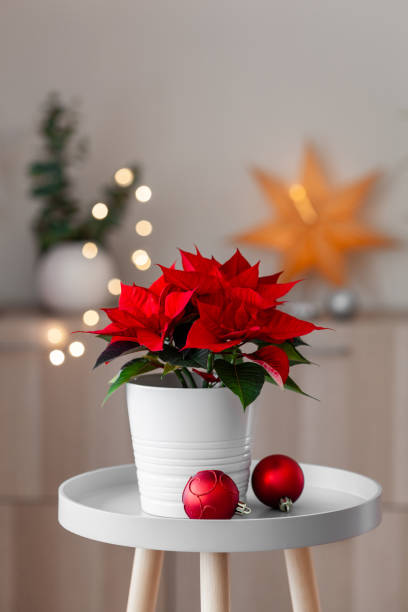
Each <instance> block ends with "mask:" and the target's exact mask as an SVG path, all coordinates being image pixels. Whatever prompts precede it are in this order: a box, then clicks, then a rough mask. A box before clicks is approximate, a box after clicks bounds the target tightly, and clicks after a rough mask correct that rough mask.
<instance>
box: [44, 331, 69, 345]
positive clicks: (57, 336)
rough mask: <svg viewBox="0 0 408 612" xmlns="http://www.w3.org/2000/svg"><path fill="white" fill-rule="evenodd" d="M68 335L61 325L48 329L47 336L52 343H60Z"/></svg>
mask: <svg viewBox="0 0 408 612" xmlns="http://www.w3.org/2000/svg"><path fill="white" fill-rule="evenodd" d="M65 336H66V332H65V329H62V328H61V327H50V328H49V329H48V330H47V338H48V342H49V343H50V344H60V343H61V342H63V340H64V338H65Z"/></svg>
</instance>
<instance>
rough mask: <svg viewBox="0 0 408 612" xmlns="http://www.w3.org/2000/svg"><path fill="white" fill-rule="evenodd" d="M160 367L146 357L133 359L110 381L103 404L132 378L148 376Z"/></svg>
mask: <svg viewBox="0 0 408 612" xmlns="http://www.w3.org/2000/svg"><path fill="white" fill-rule="evenodd" d="M158 367H159V366H158V365H157V364H156V363H152V362H151V361H149V360H148V359H145V358H144V357H140V358H138V359H132V361H128V363H126V364H125V365H124V366H123V368H121V370H120V371H119V372H118V373H117V374H116V376H114V377H113V378H112V380H110V381H109V382H110V387H109V390H108V393H107V394H106V397H105V399H104V400H103V404H104V403H105V402H106V400H107V399H108V397H110V396H111V395H112V393H113V392H114V391H116V389H119V387H120V386H121V385H123V384H124V383H126V382H128V381H129V380H130V379H131V378H134V377H135V376H140V375H141V374H146V373H147V372H151V371H152V370H156V369H157V368H158Z"/></svg>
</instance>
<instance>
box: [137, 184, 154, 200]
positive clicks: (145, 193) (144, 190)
mask: <svg viewBox="0 0 408 612" xmlns="http://www.w3.org/2000/svg"><path fill="white" fill-rule="evenodd" d="M135 197H136V200H137V201H138V202H148V201H149V200H150V198H151V197H152V190H151V189H150V187H148V186H147V185H140V186H139V187H138V188H137V189H136V191H135Z"/></svg>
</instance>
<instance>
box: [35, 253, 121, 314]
mask: <svg viewBox="0 0 408 612" xmlns="http://www.w3.org/2000/svg"><path fill="white" fill-rule="evenodd" d="M83 244H84V242H63V243H61V244H58V245H57V246H55V247H53V248H51V249H50V250H49V251H47V252H46V253H45V254H44V255H42V256H41V257H40V259H39V261H38V265H37V273H36V281H37V292H38V297H39V299H40V301H41V303H42V304H43V305H44V306H46V307H47V308H49V309H51V310H54V311H57V312H80V311H81V310H86V309H87V308H95V307H98V306H106V305H108V304H110V303H111V300H112V296H111V295H110V294H109V292H108V289H107V284H108V282H109V280H110V279H111V278H114V277H115V276H116V274H115V265H114V263H113V261H112V258H111V257H110V255H109V254H108V253H107V252H106V251H104V250H103V249H102V248H101V247H98V253H97V255H96V257H94V258H93V259H86V258H85V257H84V256H83V255H82V247H83Z"/></svg>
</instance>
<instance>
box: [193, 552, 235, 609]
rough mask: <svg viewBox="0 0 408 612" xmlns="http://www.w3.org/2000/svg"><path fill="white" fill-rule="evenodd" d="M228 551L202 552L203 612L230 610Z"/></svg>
mask: <svg viewBox="0 0 408 612" xmlns="http://www.w3.org/2000/svg"><path fill="white" fill-rule="evenodd" d="M228 566H229V557H228V553H200V583H201V584H200V591H201V612H230V586H229V567H228Z"/></svg>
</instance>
